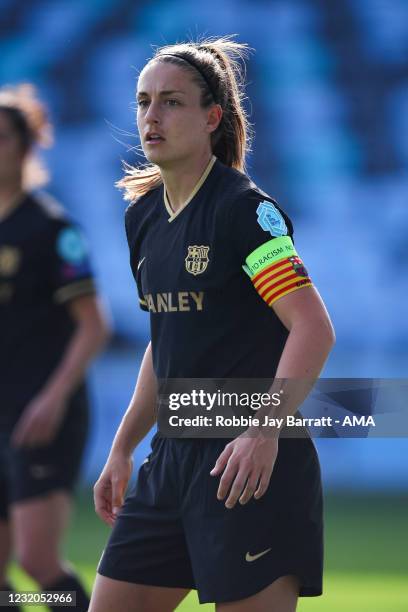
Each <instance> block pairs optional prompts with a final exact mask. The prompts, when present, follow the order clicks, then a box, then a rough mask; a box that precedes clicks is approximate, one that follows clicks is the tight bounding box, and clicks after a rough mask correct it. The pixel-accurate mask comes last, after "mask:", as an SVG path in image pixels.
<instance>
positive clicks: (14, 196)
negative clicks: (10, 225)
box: [0, 180, 24, 221]
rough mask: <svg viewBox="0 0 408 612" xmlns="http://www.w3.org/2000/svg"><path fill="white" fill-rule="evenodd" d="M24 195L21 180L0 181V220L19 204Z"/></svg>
mask: <svg viewBox="0 0 408 612" xmlns="http://www.w3.org/2000/svg"><path fill="white" fill-rule="evenodd" d="M23 196H24V191H23V185H22V182H21V180H10V181H7V182H4V183H1V182H0V221H1V220H2V219H4V218H5V217H7V216H8V215H9V214H10V213H11V211H12V210H13V209H14V208H15V207H16V206H18V205H19V203H20V202H21V200H22V198H23Z"/></svg>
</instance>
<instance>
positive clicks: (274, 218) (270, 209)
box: [256, 200, 288, 237]
mask: <svg viewBox="0 0 408 612" xmlns="http://www.w3.org/2000/svg"><path fill="white" fill-rule="evenodd" d="M256 214H257V215H258V223H259V225H260V226H261V227H262V229H263V230H265V232H270V234H272V236H275V237H280V236H286V235H287V233H288V228H287V227H286V223H285V220H284V218H283V217H282V215H281V213H280V212H279V210H278V209H277V208H276V206H274V205H273V204H272V202H267V201H266V200H264V201H263V202H261V203H260V204H259V206H258V208H257V209H256Z"/></svg>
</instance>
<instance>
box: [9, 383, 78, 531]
mask: <svg viewBox="0 0 408 612" xmlns="http://www.w3.org/2000/svg"><path fill="white" fill-rule="evenodd" d="M88 419H89V413H88V399H87V393H86V388H85V386H82V387H80V388H79V389H78V391H76V392H75V394H74V395H73V396H72V398H71V400H70V402H69V406H68V409H67V413H66V416H65V418H64V420H63V422H62V424H61V427H60V429H59V433H58V434H57V437H56V438H55V439H54V441H53V442H52V443H51V444H50V445H48V446H40V447H37V448H33V449H29V448H14V447H12V446H10V444H9V437H10V434H9V433H7V434H6V433H4V434H1V433H0V519H3V520H5V519H7V516H8V506H9V505H10V504H12V503H15V502H19V501H23V500H26V499H30V498H34V497H40V496H42V495H45V494H46V493H49V492H51V491H54V490H57V489H63V490H67V491H71V490H72V488H73V487H74V484H75V481H76V479H77V476H78V472H79V469H80V466H81V459H82V456H83V451H84V447H85V443H86V438H87V434H88Z"/></svg>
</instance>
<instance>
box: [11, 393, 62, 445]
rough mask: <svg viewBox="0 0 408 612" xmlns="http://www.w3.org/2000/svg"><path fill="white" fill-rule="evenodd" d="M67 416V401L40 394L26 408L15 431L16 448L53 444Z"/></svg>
mask: <svg viewBox="0 0 408 612" xmlns="http://www.w3.org/2000/svg"><path fill="white" fill-rule="evenodd" d="M64 414H65V399H64V398H61V397H55V395H54V394H51V393H40V394H39V395H37V396H36V397H35V398H34V399H32V400H31V402H29V403H28V404H27V406H26V407H25V409H24V411H23V414H22V415H21V417H20V419H19V420H18V421H17V424H16V426H15V428H14V430H13V433H12V437H11V442H12V444H13V445H14V446H25V447H36V446H44V445H46V444H49V443H51V442H52V440H53V439H54V438H55V436H56V434H57V431H58V428H59V426H60V424H61V421H62V419H63V417H64Z"/></svg>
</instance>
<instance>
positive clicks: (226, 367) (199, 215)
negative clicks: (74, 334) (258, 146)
mask: <svg viewBox="0 0 408 612" xmlns="http://www.w3.org/2000/svg"><path fill="white" fill-rule="evenodd" d="M125 222H126V232H127V238H128V243H129V248H130V262H131V267H132V272H133V275H134V278H135V280H136V283H137V288H138V293H139V300H140V305H141V307H142V308H143V309H144V310H148V311H149V312H150V324H151V339H152V350H153V363H154V370H155V373H156V376H157V377H158V378H268V377H272V376H274V374H275V372H276V368H277V365H278V362H279V359H280V356H281V353H282V350H283V347H284V344H285V341H286V338H287V335H288V332H287V330H286V328H285V327H284V326H283V324H282V323H281V321H280V320H279V318H278V317H277V315H276V314H275V312H274V310H273V308H271V307H270V306H272V304H273V303H274V302H275V301H276V300H278V299H279V298H281V297H283V296H284V295H287V294H288V293H290V292H292V291H296V290H298V289H300V288H302V287H304V286H309V285H310V284H311V281H310V279H309V277H308V275H307V272H306V270H305V268H304V266H303V264H302V262H301V260H300V259H299V257H298V255H297V253H296V251H295V249H294V246H293V242H292V235H293V227H292V223H291V221H290V219H289V218H288V216H287V215H286V214H285V213H284V212H283V211H282V210H281V209H280V208H279V207H278V205H277V204H276V202H275V201H274V200H273V199H272V198H271V197H269V196H268V195H267V194H266V193H264V192H263V191H261V190H260V189H259V188H258V187H257V186H256V185H255V184H254V183H252V182H251V181H250V179H249V178H248V177H247V176H245V175H244V174H242V173H240V172H238V171H236V170H234V169H231V168H229V167H227V166H225V165H224V164H222V163H221V162H220V161H219V160H217V159H216V158H214V157H213V159H212V161H211V162H210V164H209V166H208V167H207V169H206V172H205V173H204V175H203V176H202V177H201V179H200V181H199V183H198V184H197V185H196V188H195V189H194V192H193V193H192V194H191V196H190V198H189V199H188V201H187V202H186V204H185V205H184V206H183V207H182V208H181V209H180V210H179V211H177V212H176V213H173V212H172V210H171V207H170V204H169V202H168V199H167V195H166V193H165V192H164V187H163V185H162V186H160V187H157V188H156V189H154V190H151V191H149V192H148V193H147V194H146V195H144V196H143V197H141V198H140V199H139V200H138V201H137V202H135V203H134V204H132V205H131V206H129V208H128V209H127V211H126V218H125Z"/></svg>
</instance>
